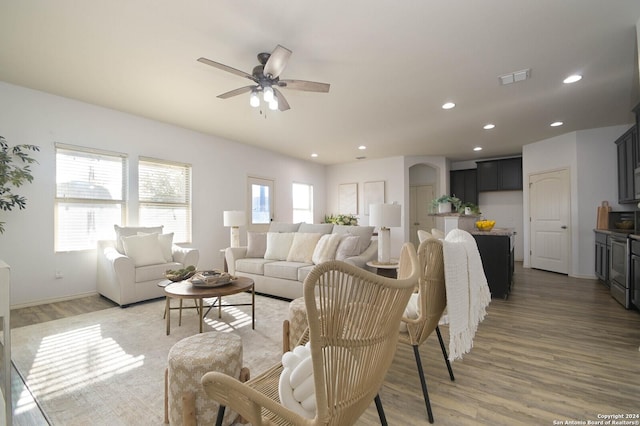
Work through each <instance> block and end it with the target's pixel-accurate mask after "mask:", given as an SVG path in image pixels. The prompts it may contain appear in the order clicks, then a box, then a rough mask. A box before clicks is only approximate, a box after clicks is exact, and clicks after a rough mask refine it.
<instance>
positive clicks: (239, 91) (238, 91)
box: [217, 86, 258, 99]
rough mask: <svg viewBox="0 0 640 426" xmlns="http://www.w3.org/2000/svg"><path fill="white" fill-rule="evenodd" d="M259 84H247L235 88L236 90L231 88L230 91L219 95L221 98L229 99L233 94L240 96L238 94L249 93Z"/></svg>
mask: <svg viewBox="0 0 640 426" xmlns="http://www.w3.org/2000/svg"><path fill="white" fill-rule="evenodd" d="M256 87H258V86H245V87H241V88H239V89H235V90H231V91H229V92H226V93H223V94H221V95H218V96H217V97H218V98H220V99H228V98H231V97H233V96H238V95H242V94H243V93H247V92H250V91H251V90H252V89H255V88H256Z"/></svg>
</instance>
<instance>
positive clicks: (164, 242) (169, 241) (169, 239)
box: [138, 232, 173, 262]
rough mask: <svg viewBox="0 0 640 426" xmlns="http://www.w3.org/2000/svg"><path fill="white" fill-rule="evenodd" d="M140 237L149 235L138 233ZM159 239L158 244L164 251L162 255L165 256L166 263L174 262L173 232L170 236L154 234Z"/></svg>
mask: <svg viewBox="0 0 640 426" xmlns="http://www.w3.org/2000/svg"><path fill="white" fill-rule="evenodd" d="M138 235H149V234H147V233H146V232H138ZM153 235H156V236H157V238H158V242H159V243H160V248H161V249H162V255H163V256H164V261H165V262H173V250H172V247H173V232H169V233H168V234H158V233H155V232H154V233H153Z"/></svg>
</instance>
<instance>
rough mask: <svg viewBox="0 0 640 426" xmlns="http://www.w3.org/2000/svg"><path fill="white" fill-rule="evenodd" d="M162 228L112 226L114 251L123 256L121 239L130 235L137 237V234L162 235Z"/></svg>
mask: <svg viewBox="0 0 640 426" xmlns="http://www.w3.org/2000/svg"><path fill="white" fill-rule="evenodd" d="M162 228H163V227H162V226H118V225H113V229H114V230H115V231H116V250H118V252H120V253H121V254H125V252H124V246H123V245H122V237H130V236H131V235H138V232H144V233H147V234H152V233H154V232H155V233H158V234H162Z"/></svg>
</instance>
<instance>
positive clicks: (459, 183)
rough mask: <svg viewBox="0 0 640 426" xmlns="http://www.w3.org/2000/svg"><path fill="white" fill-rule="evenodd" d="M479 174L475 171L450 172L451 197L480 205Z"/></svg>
mask: <svg viewBox="0 0 640 426" xmlns="http://www.w3.org/2000/svg"><path fill="white" fill-rule="evenodd" d="M477 175H478V172H477V171H476V170H475V169H467V170H452V171H451V172H449V180H450V184H451V185H450V186H451V195H453V196H455V197H458V198H460V199H461V200H462V201H464V202H465V203H473V204H476V205H477V204H478V186H477V184H476V182H477Z"/></svg>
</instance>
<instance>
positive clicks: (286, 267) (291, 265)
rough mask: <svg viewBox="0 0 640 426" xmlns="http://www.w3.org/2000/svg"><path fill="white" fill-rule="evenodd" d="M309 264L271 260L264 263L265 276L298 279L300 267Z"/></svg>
mask: <svg viewBox="0 0 640 426" xmlns="http://www.w3.org/2000/svg"><path fill="white" fill-rule="evenodd" d="M303 266H309V264H308V263H301V262H286V261H285V262H271V263H267V264H265V265H264V276H265V277H273V278H282V279H285V280H294V281H297V280H298V268H300V267H303Z"/></svg>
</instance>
